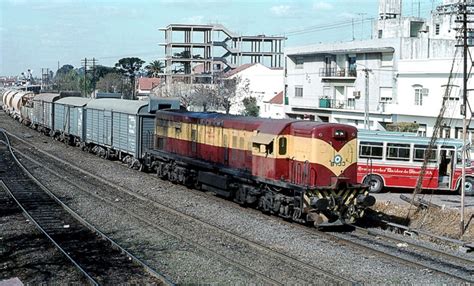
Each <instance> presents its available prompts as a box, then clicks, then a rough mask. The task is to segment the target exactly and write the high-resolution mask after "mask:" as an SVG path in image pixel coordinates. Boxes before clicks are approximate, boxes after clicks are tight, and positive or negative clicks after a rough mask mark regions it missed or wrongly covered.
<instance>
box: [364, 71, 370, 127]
mask: <svg viewBox="0 0 474 286" xmlns="http://www.w3.org/2000/svg"><path fill="white" fill-rule="evenodd" d="M362 71H363V72H365V105H364V129H366V130H370V119H369V117H370V116H369V113H370V111H369V72H372V70H371V69H368V68H364V69H363V70H362Z"/></svg>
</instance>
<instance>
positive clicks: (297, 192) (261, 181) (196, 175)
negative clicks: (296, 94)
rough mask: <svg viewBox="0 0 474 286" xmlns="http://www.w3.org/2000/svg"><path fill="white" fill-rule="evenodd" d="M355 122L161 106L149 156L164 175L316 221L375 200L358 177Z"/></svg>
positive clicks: (349, 214) (332, 219)
mask: <svg viewBox="0 0 474 286" xmlns="http://www.w3.org/2000/svg"><path fill="white" fill-rule="evenodd" d="M356 138H357V129H356V128H354V127H351V126H348V125H342V124H330V123H317V122H309V121H295V120H270V119H260V118H252V117H242V116H229V115H223V114H218V113H193V112H185V111H158V112H157V113H156V127H155V143H154V148H153V149H152V150H150V151H149V152H147V154H146V156H145V164H146V165H147V167H148V168H149V169H151V170H154V171H155V172H156V173H157V175H158V176H159V177H160V178H163V179H168V180H170V181H171V182H174V183H181V184H184V185H187V186H190V187H197V188H200V189H204V190H209V191H212V192H215V193H217V194H219V195H221V196H224V197H226V198H230V199H233V200H234V201H236V202H238V203H240V204H242V205H250V206H254V207H257V208H259V209H261V210H262V211H264V212H268V213H272V214H276V215H279V216H281V217H284V218H286V219H292V220H294V221H298V222H304V223H313V224H314V225H316V226H324V225H335V224H343V223H350V222H354V221H355V220H357V219H358V218H360V217H362V216H363V214H364V210H365V209H366V208H367V207H368V206H371V205H373V204H374V203H375V199H374V197H372V196H370V195H369V194H368V188H367V186H365V185H360V184H357V168H356V166H357V149H356V148H357V146H356Z"/></svg>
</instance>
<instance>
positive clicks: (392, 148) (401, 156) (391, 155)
mask: <svg viewBox="0 0 474 286" xmlns="http://www.w3.org/2000/svg"><path fill="white" fill-rule="evenodd" d="M387 160H400V161H410V144H397V143H388V144H387Z"/></svg>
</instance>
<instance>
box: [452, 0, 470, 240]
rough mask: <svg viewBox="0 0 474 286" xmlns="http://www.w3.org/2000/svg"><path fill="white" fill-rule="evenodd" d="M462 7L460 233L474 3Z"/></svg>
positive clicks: (462, 228)
mask: <svg viewBox="0 0 474 286" xmlns="http://www.w3.org/2000/svg"><path fill="white" fill-rule="evenodd" d="M459 7H460V11H459V12H460V13H459V14H460V15H461V18H462V19H461V20H460V21H459V20H457V21H456V22H461V23H462V28H461V30H462V40H463V43H462V45H456V46H457V47H462V49H463V89H462V91H463V92H462V95H463V96H462V106H461V115H462V116H463V119H462V138H463V148H462V163H461V164H462V172H461V213H460V215H461V221H460V233H461V235H463V234H464V198H465V192H466V153H467V149H466V145H467V144H466V141H467V124H468V121H467V91H468V89H467V81H468V69H467V57H468V53H469V41H468V40H469V38H468V31H472V29H470V28H469V27H468V23H472V22H473V21H472V20H469V19H468V15H471V14H472V12H471V11H470V10H471V9H469V8H472V7H473V5H472V4H467V1H466V0H463V2H462V4H460V5H459Z"/></svg>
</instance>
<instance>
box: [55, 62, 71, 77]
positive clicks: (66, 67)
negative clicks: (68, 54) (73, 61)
mask: <svg viewBox="0 0 474 286" xmlns="http://www.w3.org/2000/svg"><path fill="white" fill-rule="evenodd" d="M73 69H74V66H72V65H70V64H66V65H63V66H62V67H61V68H59V69H58V70H57V71H56V76H60V75H65V74H67V73H69V72H70V71H71V70H73Z"/></svg>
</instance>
